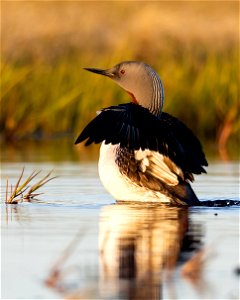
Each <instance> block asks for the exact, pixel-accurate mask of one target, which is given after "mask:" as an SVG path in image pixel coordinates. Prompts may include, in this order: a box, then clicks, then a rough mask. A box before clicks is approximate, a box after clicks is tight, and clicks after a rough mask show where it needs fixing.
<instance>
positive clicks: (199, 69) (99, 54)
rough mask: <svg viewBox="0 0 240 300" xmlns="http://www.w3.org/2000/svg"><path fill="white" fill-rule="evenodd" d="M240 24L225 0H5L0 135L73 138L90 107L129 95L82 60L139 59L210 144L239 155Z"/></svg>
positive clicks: (104, 63)
mask: <svg viewBox="0 0 240 300" xmlns="http://www.w3.org/2000/svg"><path fill="white" fill-rule="evenodd" d="M139 20H140V21H139ZM237 28H238V3H237V2H231V1H229V2H203V3H200V2H191V3H190V2H180V3H175V2H171V3H167V2H141V5H139V4H138V3H136V2H114V3H108V2H69V3H66V2H61V3H60V4H57V3H54V2H44V3H43V2H24V3H23V2H21V3H18V2H3V3H2V53H1V54H2V57H1V78H2V79H1V119H0V129H1V138H2V140H5V141H16V140H22V139H29V138H37V139H46V138H52V137H60V138H62V137H63V136H66V135H69V136H70V137H71V138H72V139H73V137H74V136H75V137H76V136H77V134H78V133H79V132H80V130H81V129H82V128H83V126H84V125H86V123H87V122H89V121H90V119H91V118H93V117H94V116H95V111H96V110H99V109H101V108H102V107H106V106H109V105H113V104H118V103H122V102H128V101H129V98H128V96H127V95H125V94H124V92H123V91H122V90H121V89H120V88H119V87H117V86H116V85H115V84H114V83H113V82H111V81H110V80H108V79H107V78H101V77H98V76H94V75H93V74H90V73H87V72H85V71H84V70H82V68H83V67H101V68H108V67H110V66H112V65H114V64H116V63H118V62H120V61H122V60H143V61H145V62H147V63H149V64H150V65H152V66H153V67H154V69H155V70H157V71H158V73H159V75H160V77H161V79H162V81H163V84H164V87H165V106H164V110H165V111H167V112H169V113H171V114H173V115H174V116H177V117H178V118H180V119H181V120H182V121H183V122H185V123H186V124H187V125H188V126H189V127H190V128H191V129H192V130H193V131H194V132H195V133H196V134H197V136H198V137H199V138H200V139H201V140H202V142H203V144H204V145H205V147H207V148H208V149H209V152H211V151H212V152H213V153H215V154H216V153H217V152H218V153H219V154H220V155H221V156H222V157H225V158H226V157H227V156H228V153H230V157H236V155H237V149H238V146H239V138H238V131H239V128H240V121H239V118H238V114H237V113H238V111H239V106H240V105H239V90H238V83H239V44H238V29H237Z"/></svg>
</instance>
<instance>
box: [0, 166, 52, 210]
mask: <svg viewBox="0 0 240 300" xmlns="http://www.w3.org/2000/svg"><path fill="white" fill-rule="evenodd" d="M24 170H25V168H23V169H22V172H21V174H20V176H19V178H18V181H17V183H16V185H15V187H14V188H13V186H12V185H11V188H10V197H8V192H9V184H8V178H7V182H6V198H5V203H6V204H17V203H18V202H20V201H24V200H28V201H29V200H30V199H33V198H34V197H36V196H38V195H40V194H41V193H38V194H36V193H35V194H34V192H35V191H36V190H38V189H39V188H40V187H42V186H43V185H45V184H46V183H47V182H48V181H50V180H52V179H54V178H56V176H54V177H50V175H51V173H52V171H51V172H49V173H48V174H47V175H46V176H45V177H43V178H42V179H41V180H39V181H38V182H37V183H35V184H33V185H32V186H30V187H29V185H28V184H29V183H30V182H31V181H32V180H33V179H34V178H35V177H36V176H37V175H38V174H39V173H40V172H41V171H36V170H35V171H33V172H32V173H31V174H30V175H29V176H28V177H27V179H26V180H25V181H24V182H23V183H22V184H20V182H21V180H22V177H23V174H24ZM25 192H26V193H25ZM24 193H25V194H24Z"/></svg>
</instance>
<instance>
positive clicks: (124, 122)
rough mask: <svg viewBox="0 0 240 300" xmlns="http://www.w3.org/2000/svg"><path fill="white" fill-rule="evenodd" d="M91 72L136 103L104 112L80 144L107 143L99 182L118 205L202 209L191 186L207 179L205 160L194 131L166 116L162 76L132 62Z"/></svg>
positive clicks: (81, 138) (88, 126) (103, 152)
mask: <svg viewBox="0 0 240 300" xmlns="http://www.w3.org/2000/svg"><path fill="white" fill-rule="evenodd" d="M86 70H88V71H90V72H93V73H97V74H101V75H105V76H107V77H109V78H111V79H113V80H114V81H115V82H116V83H117V84H118V85H119V86H121V87H122V88H123V89H124V90H126V91H127V92H128V93H129V94H130V95H131V97H132V102H131V103H127V104H120V105H118V106H110V107H108V108H104V109H102V110H101V112H100V113H99V114H98V115H97V116H96V117H95V119H93V120H92V121H91V122H90V123H89V124H88V125H87V126H86V127H85V128H84V129H83V131H82V133H81V134H80V135H79V137H78V138H77V140H76V142H75V144H78V143H81V142H82V141H84V140H87V141H86V143H85V145H90V144H92V143H101V142H102V145H101V148H100V157H99V176H100V179H101V181H102V183H103V185H104V187H105V188H106V190H107V191H108V192H109V193H110V194H112V196H113V197H114V198H115V199H116V200H122V201H124V200H126V201H144V202H159V203H168V204H175V205H198V204H199V200H198V198H197V197H196V195H195V193H194V191H193V190H192V188H191V186H190V184H189V181H193V180H194V178H193V174H201V173H203V172H204V173H206V171H205V169H204V168H203V166H207V165H208V164H207V161H206V159H205V155H204V153H203V151H202V147H201V144H200V142H199V140H198V139H197V138H196V137H195V136H194V134H193V133H192V131H191V130H190V129H189V128H187V127H186V126H185V125H184V124H183V123H182V122H181V121H179V120H178V119H176V118H175V117H173V116H171V115H169V114H167V113H165V112H162V107H163V101H164V90H163V85H162V82H161V80H160V78H159V76H158V75H157V73H156V72H155V71H154V70H153V69H152V68H151V67H150V66H149V65H147V64H145V63H143V62H135V61H126V62H122V63H119V64H117V65H116V66H114V67H112V68H110V69H107V70H101V69H93V68H86Z"/></svg>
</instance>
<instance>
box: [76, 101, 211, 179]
mask: <svg viewBox="0 0 240 300" xmlns="http://www.w3.org/2000/svg"><path fill="white" fill-rule="evenodd" d="M84 140H87V141H86V143H85V145H86V146H87V145H90V144H92V143H100V142H102V141H105V143H106V144H109V143H111V144H113V145H114V144H120V147H127V148H128V149H130V150H139V149H142V150H145V149H149V150H152V151H157V152H159V153H161V154H163V155H164V156H166V157H169V158H170V159H171V160H172V161H173V162H174V163H175V164H176V165H177V166H178V167H180V168H181V169H182V171H183V173H184V176H185V178H186V179H190V180H192V175H191V174H192V173H195V174H200V173H202V172H205V173H206V171H205V170H204V168H203V166H207V161H206V159H205V155H204V153H203V151H202V147H201V144H200V142H199V140H198V139H197V138H196V137H195V136H194V134H193V133H192V131H191V130H190V129H189V128H187V127H186V126H185V125H184V124H183V123H182V122H181V121H179V120H178V119H176V118H175V117H172V116H171V115H169V114H167V113H162V114H161V117H160V118H157V117H156V116H154V115H152V114H151V113H150V112H149V111H148V110H147V109H146V108H143V107H141V106H139V105H136V104H133V103H128V104H121V105H118V106H111V107H108V108H105V109H103V110H102V111H101V113H100V114H99V115H98V116H97V117H96V118H94V119H93V120H92V121H91V122H90V123H89V124H88V125H87V126H86V127H85V128H84V130H83V131H82V133H81V134H80V135H79V137H78V138H77V140H76V142H75V144H78V143H81V142H83V141H84Z"/></svg>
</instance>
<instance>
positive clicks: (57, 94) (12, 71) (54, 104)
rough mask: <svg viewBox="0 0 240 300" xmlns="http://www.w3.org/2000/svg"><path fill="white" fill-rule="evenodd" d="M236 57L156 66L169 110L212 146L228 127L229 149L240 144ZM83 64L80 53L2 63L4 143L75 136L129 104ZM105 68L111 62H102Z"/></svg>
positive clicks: (234, 54) (229, 55) (227, 55)
mask: <svg viewBox="0 0 240 300" xmlns="http://www.w3.org/2000/svg"><path fill="white" fill-rule="evenodd" d="M237 59H238V56H237V52H236V51H232V52H230V53H229V52H228V53H223V54H222V55H214V54H212V55H208V56H206V57H205V58H204V61H202V58H201V59H200V58H198V57H192V56H191V55H189V56H188V57H187V59H185V58H184V59H183V57H182V58H180V59H179V58H177V59H175V60H173V59H171V63H169V60H168V59H167V58H166V59H165V60H164V59H163V56H161V62H162V63H160V64H159V65H158V64H156V65H154V67H155V68H156V69H157V70H158V72H159V74H160V76H161V78H162V80H163V83H164V86H165V95H166V98H165V106H164V110H165V111H167V112H169V113H171V114H173V115H175V116H177V117H179V118H180V119H181V120H182V121H184V122H185V123H186V124H187V125H188V126H189V127H190V128H192V129H193V131H194V132H195V133H196V134H197V135H198V136H199V137H200V138H201V139H202V140H203V141H204V143H207V144H209V145H210V144H215V143H216V144H217V145H218V144H219V143H221V135H222V134H223V132H224V130H225V129H226V127H229V126H230V127H231V128H230V131H229V135H228V137H227V140H226V142H227V143H228V146H229V147H230V148H233V147H237V144H238V134H237V133H238V130H239V125H240V124H239V120H238V118H237V111H238V110H239V102H238V86H237V81H238V67H237V64H236V63H233V62H235V61H237ZM113 60H114V59H113ZM82 61H83V60H82V59H81V57H80V56H79V55H75V56H71V57H68V56H66V57H61V58H59V61H57V62H55V63H54V64H50V65H49V63H38V62H32V61H31V62H30V63H29V64H26V63H24V65H18V64H16V63H12V62H11V63H7V62H5V63H3V64H2V87H1V89H2V97H1V106H2V111H1V112H2V114H1V120H0V128H1V131H2V133H3V137H4V139H6V140H15V139H23V138H27V137H32V136H34V135H35V136H37V137H51V136H54V135H56V134H59V133H69V134H73V135H76V134H77V133H78V132H79V131H80V130H81V129H82V127H83V126H84V125H86V124H87V122H89V121H90V119H91V118H93V117H94V116H95V111H96V110H98V109H100V108H102V107H105V106H108V105H112V104H117V103H121V102H126V101H129V99H128V96H127V95H125V93H124V91H122V90H121V89H120V88H119V87H117V86H116V85H115V84H114V83H113V82H111V81H110V80H109V81H108V80H107V79H104V78H101V77H99V76H94V75H93V74H90V73H87V72H85V71H84V70H82V68H83V67H84V66H85V65H84V64H83V62H82ZM156 61H158V60H157V59H156ZM90 66H92V64H91V65H90ZM102 66H106V67H109V64H107V62H106V63H105V62H102ZM220 146H222V145H220V144H219V147H220ZM224 146H225V145H224Z"/></svg>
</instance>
